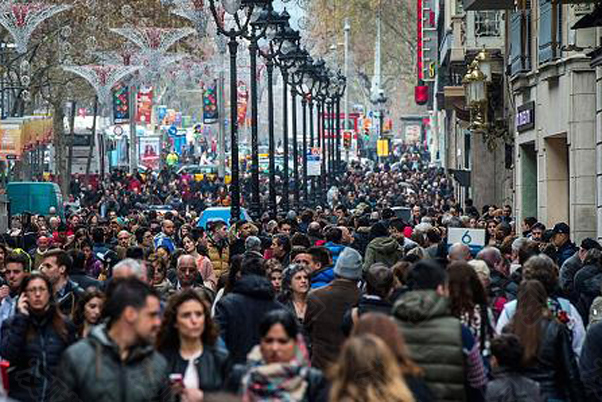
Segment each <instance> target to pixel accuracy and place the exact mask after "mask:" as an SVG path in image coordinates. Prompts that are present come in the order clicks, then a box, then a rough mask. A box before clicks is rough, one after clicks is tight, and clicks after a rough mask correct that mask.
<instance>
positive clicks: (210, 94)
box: [203, 81, 219, 124]
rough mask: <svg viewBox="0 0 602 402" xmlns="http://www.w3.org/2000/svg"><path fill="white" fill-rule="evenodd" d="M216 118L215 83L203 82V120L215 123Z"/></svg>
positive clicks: (207, 122) (217, 115)
mask: <svg viewBox="0 0 602 402" xmlns="http://www.w3.org/2000/svg"><path fill="white" fill-rule="evenodd" d="M218 118H219V114H218V111H217V85H216V83H215V81H213V83H211V84H203V122H204V123H205V124H214V123H217V120H218Z"/></svg>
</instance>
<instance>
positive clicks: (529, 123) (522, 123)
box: [516, 102, 535, 133]
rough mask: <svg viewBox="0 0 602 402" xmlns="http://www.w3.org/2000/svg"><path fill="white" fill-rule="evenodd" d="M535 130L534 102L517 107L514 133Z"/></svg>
mask: <svg viewBox="0 0 602 402" xmlns="http://www.w3.org/2000/svg"><path fill="white" fill-rule="evenodd" d="M534 128H535V102H529V103H525V104H524V105H522V106H519V107H518V109H517V113H516V131H518V132H519V133H522V132H523V131H527V130H532V129H534Z"/></svg>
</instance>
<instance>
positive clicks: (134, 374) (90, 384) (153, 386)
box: [53, 325, 173, 402]
mask: <svg viewBox="0 0 602 402" xmlns="http://www.w3.org/2000/svg"><path fill="white" fill-rule="evenodd" d="M167 371H168V370H167V362H166V361H165V359H164V358H163V356H161V355H160V354H159V353H158V352H156V351H155V350H154V348H153V347H152V346H138V347H136V348H134V349H133V350H132V351H131V352H130V354H129V357H128V358H127V359H126V360H125V361H122V360H121V358H120V356H119V348H118V346H117V345H116V344H115V343H113V341H112V340H111V339H110V338H109V336H108V335H107V332H106V328H105V326H104V325H100V326H97V327H95V328H93V329H92V331H91V333H90V335H89V337H88V338H86V339H82V340H81V341H79V342H77V343H76V344H74V345H73V346H71V347H70V348H68V349H67V350H66V351H65V353H64V354H63V358H62V360H61V363H60V365H59V368H58V370H57V380H58V381H57V384H56V389H58V390H59V391H56V392H54V393H53V394H54V395H55V396H56V399H53V402H56V401H64V402H74V401H86V402H148V401H156V402H159V401H160V402H168V401H173V396H172V393H171V391H170V389H169V377H168V375H169V373H168V372H167Z"/></svg>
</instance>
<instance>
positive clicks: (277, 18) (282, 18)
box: [252, 6, 290, 219]
mask: <svg viewBox="0 0 602 402" xmlns="http://www.w3.org/2000/svg"><path fill="white" fill-rule="evenodd" d="M262 14H264V15H265V16H264V17H262V18H259V19H258V21H256V22H254V23H252V26H253V28H257V29H264V30H265V32H266V39H267V40H268V43H267V45H266V46H264V47H263V49H261V50H260V51H259V54H260V55H261V56H262V57H263V58H264V59H265V66H266V71H267V76H268V148H269V151H268V154H269V170H270V174H269V197H268V206H269V210H270V213H271V215H272V216H271V217H272V219H275V218H276V214H277V212H278V205H277V203H276V160H275V158H276V147H275V139H274V65H275V60H276V58H277V57H278V55H279V54H280V45H281V44H283V43H284V42H278V41H274V40H273V39H274V38H275V37H276V35H277V34H278V33H280V32H282V30H283V29H284V26H285V24H287V23H288V20H289V18H290V16H289V15H288V13H287V12H286V11H284V12H283V13H282V14H278V13H277V12H275V11H274V10H272V8H271V6H268V7H266V9H265V10H264V11H263V12H262Z"/></svg>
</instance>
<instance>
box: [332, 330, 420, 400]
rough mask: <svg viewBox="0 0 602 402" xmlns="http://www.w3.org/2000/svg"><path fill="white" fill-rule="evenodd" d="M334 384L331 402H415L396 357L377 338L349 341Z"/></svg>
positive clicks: (339, 363)
mask: <svg viewBox="0 0 602 402" xmlns="http://www.w3.org/2000/svg"><path fill="white" fill-rule="evenodd" d="M331 381H332V387H331V389H330V401H331V402H381V401H387V402H414V397H413V396H412V392H411V391H410V390H409V389H408V386H407V385H406V383H405V381H404V380H403V377H402V374H401V369H400V367H399V364H398V362H397V361H396V359H395V356H394V355H393V354H392V353H391V349H389V347H388V346H387V345H386V343H385V342H384V341H383V340H382V339H381V338H379V337H378V336H376V335H372V334H365V335H360V336H354V337H351V338H349V339H348V340H347V342H346V343H345V345H344V346H343V349H342V350H341V354H340V355H339V359H338V361H337V363H336V364H335V365H334V366H333V367H332V371H331Z"/></svg>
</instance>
